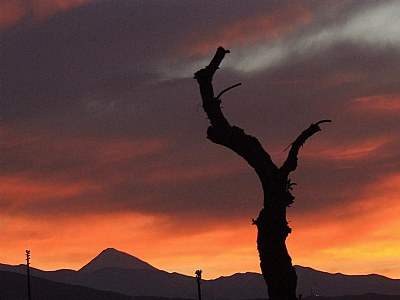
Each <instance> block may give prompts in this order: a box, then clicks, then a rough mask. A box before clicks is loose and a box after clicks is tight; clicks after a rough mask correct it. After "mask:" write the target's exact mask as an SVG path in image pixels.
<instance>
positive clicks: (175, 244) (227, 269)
mask: <svg viewBox="0 0 400 300" xmlns="http://www.w3.org/2000/svg"><path fill="white" fill-rule="evenodd" d="M399 187H400V175H399V174H395V175H393V176H390V177H388V178H386V179H385V180H382V181H380V182H377V183H376V185H374V186H371V187H369V188H368V190H369V194H368V196H367V197H365V198H362V199H360V200H358V201H355V202H352V203H349V204H348V205H346V204H345V205H343V206H341V207H335V208H331V209H329V210H327V211H325V212H324V213H323V214H313V213H310V214H309V215H307V214H305V215H299V216H298V215H293V216H289V220H290V221H291V226H292V227H293V229H294V231H293V234H291V235H290V236H289V238H288V249H289V252H290V254H291V256H292V257H293V262H294V264H300V265H304V266H310V267H313V268H315V269H319V270H323V271H328V272H342V273H346V274H368V273H379V274H381V275H385V276H388V277H391V278H399V274H398V270H399V267H400V266H399V265H398V258H397V256H398V253H397V249H399V247H400V242H399V241H400V236H399V231H398V228H400V220H399V219H398V218H397V216H398V215H399V214H400V203H398V201H396V199H398V198H396V197H398V196H397V195H398V194H399V192H400V190H399ZM174 222H175V224H174V225H173V226H187V227H188V228H187V230H185V231H184V232H181V233H178V232H175V233H174V235H171V227H170V225H171V223H172V224H173V223H174ZM177 222H179V221H178V220H171V219H162V218H161V219H159V217H156V216H149V215H147V216H146V215H143V214H133V213H129V214H128V213H115V214H107V215H87V216H82V217H79V218H77V219H74V218H73V217H69V218H64V219H57V220H50V219H48V220H36V219H35V218H28V217H12V216H7V215H4V214H3V215H2V219H1V223H0V224H1V230H2V232H4V233H5V234H3V235H2V238H1V246H0V250H1V253H2V258H1V259H2V261H1V262H2V263H7V264H21V263H23V261H24V257H23V255H24V249H28V248H29V249H31V251H32V266H33V267H36V268H41V269H45V270H54V269H60V268H70V269H75V270H77V269H79V268H81V267H82V266H83V265H85V264H86V263H87V262H89V261H90V259H92V258H94V256H96V255H97V254H99V253H100V252H101V251H102V250H103V249H105V248H108V247H113V248H116V249H118V250H121V251H124V252H127V253H130V254H132V255H134V256H137V257H138V258H140V259H142V260H145V261H147V262H149V263H150V264H152V265H153V266H155V267H157V268H160V269H163V270H167V271H169V272H180V273H183V274H187V275H191V276H192V275H193V274H192V273H193V270H196V268H199V267H201V268H202V269H203V270H204V272H205V273H204V276H205V278H208V279H210V278H215V277H218V276H222V275H230V274H233V273H236V272H249V271H253V272H259V267H258V263H259V262H258V254H257V251H256V243H255V241H256V228H255V227H254V226H251V225H250V223H249V222H241V223H236V224H234V223H233V224H228V223H227V224H224V223H223V221H221V223H220V224H215V226H212V227H210V228H205V229H204V230H200V231H197V224H179V223H177ZM116 233H118V234H116ZM396 235H397V236H396ZM5 245H7V246H5ZM54 245H57V247H54ZM63 249H65V250H63ZM378 261H379V263H377V262H378Z"/></svg>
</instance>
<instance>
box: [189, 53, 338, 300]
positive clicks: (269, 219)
mask: <svg viewBox="0 0 400 300" xmlns="http://www.w3.org/2000/svg"><path fill="white" fill-rule="evenodd" d="M227 53H229V51H228V50H225V49H224V48H222V47H218V49H217V52H216V53H215V55H214V57H213V59H212V60H211V62H210V64H209V65H208V66H207V67H205V68H204V69H201V70H199V71H198V72H196V73H195V76H194V78H195V79H196V80H197V82H198V84H199V87H200V94H201V98H202V101H203V109H204V111H205V112H206V114H207V116H208V118H209V120H210V123H211V126H210V127H209V128H208V130H207V138H208V139H209V140H211V141H212V142H214V143H216V144H219V145H222V146H225V147H227V148H229V149H231V150H232V151H234V152H236V153H237V154H238V155H240V156H241V157H243V158H244V159H245V160H246V161H247V162H248V164H249V165H250V166H252V167H253V168H254V170H255V172H256V173H257V175H258V176H259V178H260V181H261V183H262V188H263V191H264V208H263V209H262V210H261V211H260V214H259V216H258V218H257V219H256V220H253V223H254V224H255V225H256V226H257V229H258V236H257V248H258V252H259V255H260V266H261V271H262V274H263V276H264V279H265V281H266V283H267V286H268V294H269V299H271V300H276V299H279V300H294V299H297V298H296V285H297V276H296V272H295V269H294V267H293V265H292V259H291V258H290V256H289V253H288V251H287V248H286V244H285V241H286V238H287V236H288V234H289V233H290V232H291V229H290V228H289V226H288V222H287V220H286V207H288V206H290V204H292V203H293V200H294V197H293V196H292V195H291V193H290V190H291V186H292V183H291V182H290V179H289V178H288V176H289V173H290V172H292V171H294V170H295V169H296V167H297V155H298V152H299V149H300V147H301V146H302V145H303V144H304V143H305V141H306V140H307V139H308V138H309V137H311V136H312V135H313V134H315V133H316V132H318V131H320V130H321V129H320V127H319V124H321V123H324V122H330V120H322V121H319V122H317V123H315V124H311V126H310V127H309V128H308V129H306V130H305V131H303V132H302V133H301V134H300V135H299V136H298V137H297V139H296V140H295V141H294V142H293V143H292V144H291V147H290V151H289V154H288V157H287V159H286V161H285V162H284V164H283V165H282V167H280V168H278V167H277V166H276V165H275V164H274V163H273V161H272V160H271V157H270V155H269V154H268V153H267V152H266V151H265V150H264V149H263V147H262V146H261V144H260V142H259V141H258V140H257V139H256V138H255V137H253V136H251V135H248V134H246V133H245V132H244V130H243V129H241V128H239V127H236V126H231V125H230V124H229V122H228V120H227V119H226V118H225V117H224V115H223V113H222V111H221V106H220V104H221V100H220V96H221V95H222V94H223V93H224V92H226V91H227V90H229V89H231V88H234V87H236V86H237V85H234V86H232V87H229V88H228V89H226V90H224V91H222V92H221V93H220V94H219V95H218V96H217V97H215V96H214V89H213V85H212V79H213V76H214V74H215V72H216V71H217V70H218V68H219V65H220V63H221V62H222V60H223V59H224V57H225V55H226V54H227ZM238 85H239V84H238Z"/></svg>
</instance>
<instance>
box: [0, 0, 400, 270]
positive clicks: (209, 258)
mask: <svg viewBox="0 0 400 300" xmlns="http://www.w3.org/2000/svg"><path fill="white" fill-rule="evenodd" d="M92 2H93V3H92ZM99 3H100V4H99ZM103 5H104V7H103ZM192 5H194V7H195V8H196V5H198V4H189V3H186V4H182V5H181V4H177V2H170V3H163V4H161V3H158V4H156V3H153V2H150V3H144V2H143V3H141V2H132V3H125V4H116V2H115V3H111V2H107V1H106V2H104V3H103V1H83V0H74V1H72V0H71V1H67V0H64V1H34V0H32V1H1V2H0V20H1V22H0V28H1V29H2V32H3V33H5V36H6V37H7V38H5V39H4V41H5V47H4V48H5V55H4V60H5V62H4V64H3V65H4V66H6V67H5V70H6V72H5V80H4V86H5V89H4V90H5V91H6V92H5V93H4V94H5V100H4V101H3V100H2V102H3V103H1V104H0V109H1V118H2V123H1V125H0V139H1V140H2V144H1V148H0V153H1V155H2V156H1V158H0V165H1V166H2V172H1V180H0V233H1V234H0V263H6V264H21V263H24V259H25V249H30V250H31V257H32V260H31V262H32V266H33V267H35V268H41V269H45V270H54V269H60V268H71V269H75V270H76V269H79V268H81V267H82V266H83V265H84V264H86V263H87V262H88V261H89V260H90V259H92V258H94V257H95V256H96V255H97V254H99V253H100V252H101V251H102V250H104V249H105V248H108V247H112V248H116V249H118V250H121V251H124V252H127V253H130V254H132V255H134V256H136V257H138V258H140V259H142V260H145V261H147V262H148V263H150V264H152V265H153V266H155V267H157V268H160V269H163V270H166V271H170V272H180V273H183V274H187V275H194V271H195V270H197V269H199V268H201V269H202V270H203V271H204V273H203V274H204V277H205V278H215V277H218V276H222V275H231V274H233V273H236V272H246V271H254V272H259V261H258V253H257V250H256V228H255V227H254V226H252V225H251V219H252V218H254V217H256V216H257V214H258V212H259V210H260V209H261V205H262V204H261V199H262V194H261V192H262V191H261V186H260V184H259V182H258V180H257V177H256V175H255V174H254V173H253V172H252V170H251V169H250V167H248V166H247V165H246V164H245V163H244V162H243V161H242V160H241V159H240V158H238V157H236V156H235V155H234V154H233V153H231V152H229V151H227V150H225V149H222V148H221V147H218V146H216V145H213V144H212V143H211V142H209V141H208V140H206V138H205V136H206V128H207V126H208V123H207V120H206V119H205V117H204V115H203V113H202V112H201V109H200V108H197V105H198V104H199V101H200V100H199V99H200V98H199V95H198V88H197V86H196V85H195V82H193V80H192V78H191V77H192V74H193V72H194V71H196V70H197V69H198V68H201V67H203V66H204V63H206V62H207V60H209V58H210V57H211V56H212V53H213V51H214V49H215V47H216V46H218V45H220V44H223V45H224V46H226V47H228V48H229V49H230V50H231V54H229V55H228V56H227V57H226V60H224V62H223V67H222V70H221V71H220V73H217V75H216V77H217V78H216V80H215V86H216V89H221V90H222V89H223V87H225V86H229V85H231V84H233V83H235V82H239V81H240V82H242V83H243V85H242V86H241V87H240V88H238V89H235V90H234V91H230V92H229V94H227V95H224V99H223V101H224V103H223V104H224V105H223V106H224V112H225V113H226V115H227V116H228V118H229V119H230V120H232V123H234V124H237V125H238V126H241V127H243V128H244V129H245V130H246V132H249V133H250V134H254V135H255V136H257V137H258V138H259V139H260V141H261V142H262V144H263V145H265V148H266V149H267V150H268V151H269V153H271V154H272V157H273V159H274V160H276V161H283V159H284V158H285V156H286V155H287V153H286V152H282V151H283V149H285V148H286V146H287V145H288V144H290V142H291V141H292V140H293V139H294V138H295V137H296V135H297V134H299V133H300V132H301V131H302V130H304V129H305V128H307V127H308V126H309V124H310V123H311V122H315V121H317V120H318V119H324V118H331V119H333V122H332V124H329V125H326V126H324V127H323V130H322V132H321V133H318V134H317V135H316V136H315V137H313V138H312V139H310V141H307V143H306V144H305V145H304V147H303V148H302V149H301V153H300V157H299V166H298V169H297V170H296V173H295V174H294V175H293V179H294V181H295V182H297V183H298V186H296V187H295V190H294V192H293V193H294V195H295V196H296V200H295V203H294V205H293V207H291V208H289V209H288V220H289V221H290V224H289V225H290V226H291V227H292V229H293V233H292V234H291V235H289V237H288V240H287V245H288V249H289V253H290V255H291V257H292V258H293V263H294V264H299V265H302V266H308V267H312V268H315V269H318V270H322V271H328V272H334V273H335V272H341V273H346V274H369V273H378V274H381V275H385V276H388V277H391V278H400V273H399V271H398V270H400V259H399V256H398V249H400V234H399V232H400V221H399V218H398V215H399V214H400V201H399V194H400V171H399V170H400V168H399V167H400V165H399V157H400V156H399V152H398V149H399V140H398V136H399V131H400V128H399V124H398V119H399V117H400V115H399V113H400V109H399V108H400V90H399V86H400V85H399V81H398V77H397V79H396V76H393V74H397V73H396V72H397V70H400V65H399V63H398V56H396V55H398V53H399V51H400V41H399V40H398V37H397V35H396V34H394V33H395V30H394V29H393V30H392V31H391V30H390V29H391V27H390V26H388V24H389V25H392V23H390V22H389V21H387V20H393V21H392V22H393V28H395V26H397V25H398V20H397V21H396V19H392V18H391V17H392V14H391V12H392V11H393V8H392V7H391V6H390V5H392V4H390V3H386V4H385V3H383V4H376V7H373V6H372V4H368V5H367V4H366V3H364V4H356V3H352V4H351V3H342V4H332V3H325V4H324V3H310V2H306V1H304V2H303V1H301V2H296V3H289V4H287V5H286V4H279V3H275V4H274V3H267V4H261V3H257V2H251V4H249V5H248V6H247V7H245V8H244V7H240V6H236V5H234V6H232V7H231V6H229V9H228V7H227V6H226V5H225V4H223V3H222V2H220V3H218V5H217V4H216V5H215V7H214V6H213V7H212V8H211V7H207V6H204V7H197V9H194V8H193V7H192ZM358 5H360V7H358ZM159 6H162V7H159ZM347 6H351V7H347ZM82 7H85V9H87V11H84V10H80V9H82ZM371 7H372V8H371ZM350 8H351V9H350ZM67 11H68V14H66V12H67ZM195 11H198V12H199V14H200V15H196V14H195V13H194V12H195ZM214 11H216V12H218V15H219V18H212V17H210V12H214ZM87 12H90V14H85V13H87ZM183 12H185V13H183ZM147 13H148V14H150V13H151V14H152V15H151V16H152V17H153V18H149V17H148V16H149V15H148V14H147ZM82 14H83V15H84V16H85V18H82ZM232 14H233V15H235V16H236V17H232ZM186 15H187V16H186ZM332 16H336V18H333V17H332ZM366 16H372V17H374V18H375V19H376V20H377V22H375V23H374V24H375V25H374V26H377V28H375V27H371V26H372V25H371V24H370V23H368V22H365V20H366V19H368V18H366ZM379 17H382V18H383V20H385V21H382V22H380V19H379ZM77 20H78V21H77ZM204 20H207V22H204ZM378 21H379V22H378ZM385 22H386V23H385ZM388 22H389V23H388ZM396 22H397V23H396ZM38 24H41V26H39V25H38ZM155 24H157V26H155ZM379 26H381V27H379ZM379 28H380V29H382V28H386V29H387V30H386V31H385V34H382V35H374V33H375V32H378V31H379V30H378V29H379ZM396 28H398V27H396ZM365 29H366V30H368V31H369V32H370V33H371V34H370V35H368V36H365V37H364V36H363V35H361V34H360V33H361V32H363V30H365ZM374 30H376V31H374ZM392 33H393V34H392ZM167 37H168V38H167ZM363 38H364V39H363ZM138 41H140V42H138ZM154 45H158V46H157V47H154ZM396 59H397V60H396ZM228 99H229V100H228ZM243 99H245V101H243Z"/></svg>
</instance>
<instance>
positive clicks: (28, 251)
mask: <svg viewBox="0 0 400 300" xmlns="http://www.w3.org/2000/svg"><path fill="white" fill-rule="evenodd" d="M30 255H31V251H30V250H26V272H27V275H28V299H29V300H31V276H30V274H29V264H30V263H29V259H30V258H31V256H30Z"/></svg>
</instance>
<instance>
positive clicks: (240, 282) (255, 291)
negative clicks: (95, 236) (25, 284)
mask: <svg viewBox="0 0 400 300" xmlns="http://www.w3.org/2000/svg"><path fill="white" fill-rule="evenodd" d="M96 258H98V259H96ZM96 258H95V259H93V260H92V261H91V262H90V263H88V264H87V265H86V266H90V267H91V268H92V267H93V266H95V268H94V267H93V271H92V272H87V271H84V270H83V269H84V268H82V269H81V270H79V271H73V270H58V271H42V270H38V269H35V268H31V275H32V276H35V277H39V278H42V279H47V280H52V281H56V282H60V283H67V284H73V285H80V286H85V287H90V288H93V289H98V290H106V291H114V292H118V293H121V294H125V295H129V296H152V297H167V298H187V299H189V298H190V299H196V298H197V286H196V279H195V277H194V276H193V277H191V276H186V275H182V274H178V273H168V272H166V271H162V270H159V269H157V268H155V267H152V266H150V265H149V264H147V263H146V262H143V261H142V260H140V259H138V258H136V257H134V256H131V255H129V254H127V253H123V252H120V251H117V250H115V249H107V250H105V251H103V252H102V253H101V254H100V255H99V256H97V257H96ZM104 258H106V259H104ZM122 260H123V261H125V262H126V263H127V265H126V266H125V267H121V261H122ZM94 261H95V264H94V265H93V264H92V262H94ZM138 261H139V262H141V263H142V264H140V265H141V266H143V268H142V269H135V268H132V266H131V265H130V264H131V263H132V262H133V265H134V266H136V263H137V262H138ZM149 266H150V267H149ZM145 267H147V269H146V268H145ZM0 270H3V271H11V272H15V273H21V274H26V266H25V265H20V266H10V265H1V264H0ZM203 271H205V272H207V271H206V270H203ZM296 272H297V274H298V277H299V282H298V288H297V292H298V293H300V294H302V295H303V299H304V297H306V296H309V295H312V294H314V295H315V294H319V295H321V296H330V297H333V296H344V295H362V294H367V293H377V294H386V295H399V296H397V297H400V280H399V279H390V278H387V277H384V276H380V275H359V276H355V275H343V274H330V273H326V272H321V271H317V270H314V269H311V268H305V267H301V266H296ZM193 275H194V270H193ZM265 289H266V286H265V282H264V279H263V277H262V275H261V274H258V273H244V274H234V275H232V276H227V277H220V278H217V279H214V280H203V281H202V296H203V299H205V300H206V299H217V298H218V299H257V298H260V299H261V298H264V299H265ZM0 299H3V298H1V297H0ZM319 299H322V298H319ZM366 299H367V298H366ZM376 299H378V298H376ZM398 299H400V298H398ZM390 300H391V299H390Z"/></svg>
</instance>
